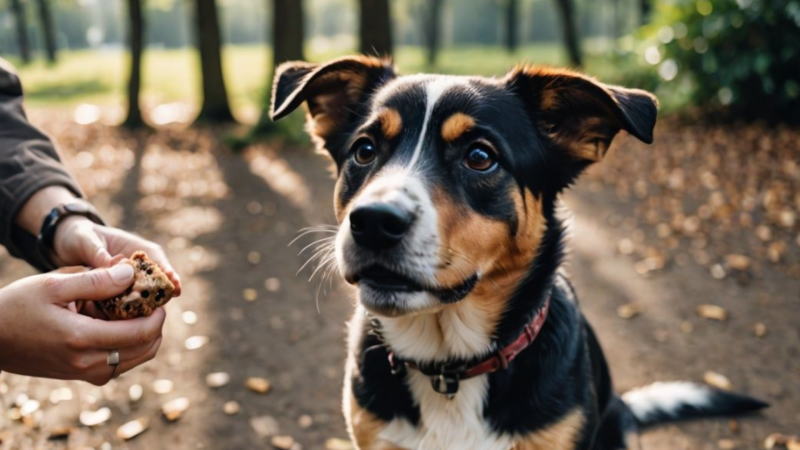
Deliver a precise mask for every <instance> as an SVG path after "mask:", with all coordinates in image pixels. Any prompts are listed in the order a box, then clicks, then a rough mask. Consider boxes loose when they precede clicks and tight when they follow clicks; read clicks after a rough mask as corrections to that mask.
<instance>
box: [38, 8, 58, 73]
mask: <svg viewBox="0 0 800 450" xmlns="http://www.w3.org/2000/svg"><path fill="white" fill-rule="evenodd" d="M36 5H37V6H38V10H39V24H40V25H41V27H42V35H43V36H44V49H45V53H46V54H47V61H49V62H50V63H54V62H56V30H55V26H54V24H53V14H52V13H51V12H50V0H36Z"/></svg>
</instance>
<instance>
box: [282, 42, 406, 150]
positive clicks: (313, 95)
mask: <svg viewBox="0 0 800 450" xmlns="http://www.w3.org/2000/svg"><path fill="white" fill-rule="evenodd" d="M394 77H395V73H394V69H393V67H392V65H391V62H390V61H389V60H386V59H380V58H374V57H368V56H348V57H344V58H340V59H337V60H334V61H331V62H329V63H327V64H313V63H307V62H302V61H292V62H286V63H283V64H281V65H280V66H278V68H277V69H276V70H275V81H274V84H273V88H272V106H271V109H270V117H271V118H272V120H278V119H280V118H282V117H284V116H285V115H287V114H289V113H291V112H292V111H294V110H295V109H297V107H298V106H300V104H301V103H303V102H306V104H307V105H308V120H309V127H308V129H309V132H310V133H311V135H312V136H313V137H314V138H316V139H317V140H318V141H319V142H318V143H319V144H322V146H323V147H325V148H327V149H328V150H329V151H334V148H333V147H335V145H334V144H336V140H337V138H341V137H342V136H344V135H346V134H347V133H348V132H349V131H350V130H349V127H350V126H351V124H352V123H353V119H354V118H356V117H359V116H361V115H363V113H364V111H365V110H366V108H367V107H368V105H367V103H368V100H369V97H370V96H371V95H372V94H373V93H374V92H375V91H376V89H377V88H378V87H379V86H380V85H382V84H383V83H385V82H386V81H388V80H390V79H392V78H394ZM334 159H336V155H334Z"/></svg>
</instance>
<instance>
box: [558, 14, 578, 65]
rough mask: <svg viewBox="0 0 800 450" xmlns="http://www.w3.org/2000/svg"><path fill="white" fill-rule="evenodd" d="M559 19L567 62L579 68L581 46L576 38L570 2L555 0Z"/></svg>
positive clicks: (576, 33)
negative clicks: (567, 57)
mask: <svg viewBox="0 0 800 450" xmlns="http://www.w3.org/2000/svg"><path fill="white" fill-rule="evenodd" d="M555 1H556V7H557V8H558V13H559V16H560V17H561V31H562V33H563V34H564V45H565V46H566V47H567V55H568V56H569V62H570V64H571V65H573V66H575V67H580V66H581V65H582V63H583V57H582V54H581V44H580V39H579V38H578V30H577V27H576V26H575V11H574V9H573V4H572V0H555Z"/></svg>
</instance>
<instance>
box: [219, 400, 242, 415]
mask: <svg viewBox="0 0 800 450" xmlns="http://www.w3.org/2000/svg"><path fill="white" fill-rule="evenodd" d="M239 410H241V407H240V406H239V402H237V401H234V400H231V401H229V402H225V404H224V405H222V411H223V412H224V413H225V414H227V415H229V416H232V415H234V414H239Z"/></svg>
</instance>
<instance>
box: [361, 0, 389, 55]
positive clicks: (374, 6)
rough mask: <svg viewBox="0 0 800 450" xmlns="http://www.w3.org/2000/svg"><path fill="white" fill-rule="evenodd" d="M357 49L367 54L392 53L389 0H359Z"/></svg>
mask: <svg viewBox="0 0 800 450" xmlns="http://www.w3.org/2000/svg"><path fill="white" fill-rule="evenodd" d="M358 5H359V28H358V29H359V47H358V51H359V52H361V53H364V54H369V55H378V56H391V55H392V19H391V13H390V10H389V0H359V2H358Z"/></svg>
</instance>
